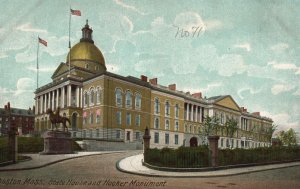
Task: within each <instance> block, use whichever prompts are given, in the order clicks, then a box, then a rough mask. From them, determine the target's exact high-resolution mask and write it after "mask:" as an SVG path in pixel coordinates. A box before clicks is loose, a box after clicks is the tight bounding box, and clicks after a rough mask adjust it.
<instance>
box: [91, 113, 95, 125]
mask: <svg viewBox="0 0 300 189" xmlns="http://www.w3.org/2000/svg"><path fill="white" fill-rule="evenodd" d="M93 122H94V114H93V113H90V124H92V123H93Z"/></svg>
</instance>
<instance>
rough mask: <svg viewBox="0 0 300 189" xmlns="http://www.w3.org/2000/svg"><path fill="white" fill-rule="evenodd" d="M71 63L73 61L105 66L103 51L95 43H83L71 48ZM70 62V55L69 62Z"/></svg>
mask: <svg viewBox="0 0 300 189" xmlns="http://www.w3.org/2000/svg"><path fill="white" fill-rule="evenodd" d="M70 59H71V62H73V61H83V62H86V61H91V62H95V63H99V64H101V65H103V66H105V60H104V57H103V55H102V53H101V51H100V50H99V49H98V47H96V46H95V45H94V44H93V43H90V42H85V41H81V42H79V43H77V44H76V45H74V46H73V47H72V48H71V56H70ZM66 62H69V54H68V56H67V61H66Z"/></svg>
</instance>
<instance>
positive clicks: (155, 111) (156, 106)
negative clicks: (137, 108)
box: [154, 98, 160, 114]
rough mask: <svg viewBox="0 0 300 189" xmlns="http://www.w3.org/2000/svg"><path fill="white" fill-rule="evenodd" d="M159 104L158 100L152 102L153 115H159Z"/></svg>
mask: <svg viewBox="0 0 300 189" xmlns="http://www.w3.org/2000/svg"><path fill="white" fill-rule="evenodd" d="M159 109H160V104H159V100H158V98H155V100H154V113H155V114H159Z"/></svg>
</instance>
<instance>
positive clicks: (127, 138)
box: [126, 131, 130, 141]
mask: <svg viewBox="0 0 300 189" xmlns="http://www.w3.org/2000/svg"><path fill="white" fill-rule="evenodd" d="M126 140H128V141H130V131H127V132H126Z"/></svg>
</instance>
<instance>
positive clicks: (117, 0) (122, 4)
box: [114, 0, 145, 15]
mask: <svg viewBox="0 0 300 189" xmlns="http://www.w3.org/2000/svg"><path fill="white" fill-rule="evenodd" d="M114 2H115V3H116V4H117V5H120V6H121V7H123V8H126V9H128V10H132V11H134V12H137V13H139V14H141V15H145V13H144V12H142V11H140V10H138V9H137V8H136V7H135V6H132V5H128V4H126V3H124V2H123V1H122V0H114Z"/></svg>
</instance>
